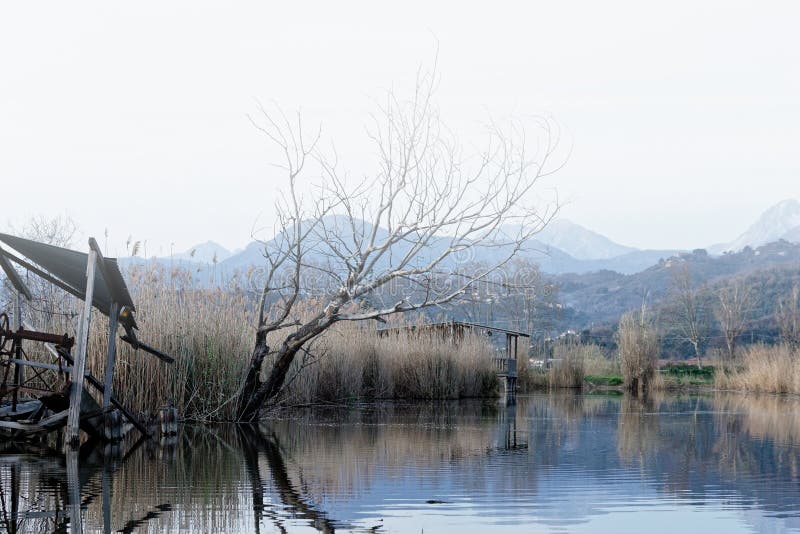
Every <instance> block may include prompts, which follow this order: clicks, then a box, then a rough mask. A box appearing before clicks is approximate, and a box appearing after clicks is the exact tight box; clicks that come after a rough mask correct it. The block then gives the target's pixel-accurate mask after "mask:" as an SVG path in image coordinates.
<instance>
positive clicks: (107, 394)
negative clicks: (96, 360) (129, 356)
mask: <svg viewBox="0 0 800 534" xmlns="http://www.w3.org/2000/svg"><path fill="white" fill-rule="evenodd" d="M118 321H119V304H117V303H116V302H112V303H111V311H110V312H109V313H108V352H107V354H106V381H105V386H104V387H105V391H103V408H108V407H109V406H111V386H112V384H113V382H114V364H115V362H116V358H117V326H118V324H119V323H118Z"/></svg>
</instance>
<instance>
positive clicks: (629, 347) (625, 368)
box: [617, 310, 660, 393]
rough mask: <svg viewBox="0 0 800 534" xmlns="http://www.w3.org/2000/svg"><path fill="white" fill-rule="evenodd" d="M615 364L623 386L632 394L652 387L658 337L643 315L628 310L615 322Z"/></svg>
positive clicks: (643, 313) (656, 361) (657, 350)
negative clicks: (616, 347)
mask: <svg viewBox="0 0 800 534" xmlns="http://www.w3.org/2000/svg"><path fill="white" fill-rule="evenodd" d="M617 336H618V344H619V363H620V369H621V371H622V381H623V383H624V384H625V387H626V388H627V389H628V390H630V391H632V392H635V393H646V392H647V390H648V389H651V388H652V387H653V380H654V377H655V375H656V372H655V371H656V366H657V363H658V353H659V346H660V343H659V340H658V334H657V332H656V330H655V328H654V327H653V325H652V324H651V323H650V321H649V320H648V318H647V316H646V315H645V312H644V310H642V312H641V313H640V314H634V313H628V314H625V315H623V316H622V318H621V319H620V321H619V332H618V334H617Z"/></svg>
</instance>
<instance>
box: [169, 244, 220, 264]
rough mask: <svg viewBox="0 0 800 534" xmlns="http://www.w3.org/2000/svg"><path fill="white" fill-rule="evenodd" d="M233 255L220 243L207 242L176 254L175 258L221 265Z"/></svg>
mask: <svg viewBox="0 0 800 534" xmlns="http://www.w3.org/2000/svg"><path fill="white" fill-rule="evenodd" d="M231 255H232V252H231V251H229V250H228V249H226V248H225V247H223V246H222V245H220V244H219V243H215V242H213V241H206V242H205V243H200V244H199V245H195V246H193V247H191V248H189V249H188V250H187V251H185V252H181V253H180V254H175V256H174V258H175V259H177V260H186V261H189V262H196V263H214V262H217V263H219V262H221V261H225V260H226V259H228V258H229V257H231Z"/></svg>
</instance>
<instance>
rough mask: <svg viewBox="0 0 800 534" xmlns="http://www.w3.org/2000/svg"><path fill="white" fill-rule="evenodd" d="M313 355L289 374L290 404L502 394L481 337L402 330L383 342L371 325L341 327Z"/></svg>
mask: <svg viewBox="0 0 800 534" xmlns="http://www.w3.org/2000/svg"><path fill="white" fill-rule="evenodd" d="M310 352H311V354H310V355H307V357H306V358H305V359H298V360H297V361H296V362H295V364H294V369H293V370H292V371H291V372H290V378H289V380H290V381H291V383H290V385H289V387H288V388H287V392H286V397H285V401H286V402H289V403H293V404H305V403H319V402H347V401H353V400H356V399H459V398H469V397H489V396H494V395H496V394H497V390H498V381H497V371H496V369H495V368H494V364H493V362H492V360H491V358H490V355H491V354H492V348H491V347H490V346H489V344H488V343H487V342H486V340H485V339H484V338H481V337H479V336H477V335H472V334H466V335H465V336H464V338H463V339H459V340H454V339H452V338H450V337H449V336H447V337H443V336H441V335H439V334H437V333H429V332H416V333H412V332H403V331H402V330H401V331H399V332H397V333H390V334H388V335H385V336H379V335H378V333H377V331H376V330H375V328H374V327H371V326H369V325H363V324H356V323H342V324H339V325H336V326H335V327H334V328H332V329H331V330H330V331H329V332H327V333H326V334H325V335H324V336H323V337H322V338H321V339H320V340H319V341H318V342H317V343H315V344H314V345H312V347H311V349H310ZM295 376H296V378H294V377H295Z"/></svg>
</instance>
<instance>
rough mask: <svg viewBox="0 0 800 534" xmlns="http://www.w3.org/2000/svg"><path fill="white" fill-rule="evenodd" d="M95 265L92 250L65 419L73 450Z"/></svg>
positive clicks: (77, 439) (77, 433)
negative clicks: (67, 413)
mask: <svg viewBox="0 0 800 534" xmlns="http://www.w3.org/2000/svg"><path fill="white" fill-rule="evenodd" d="M96 264H97V253H96V252H95V251H94V250H89V261H88V263H87V265H86V296H85V300H84V303H83V311H82V312H81V318H80V321H79V322H78V339H77V342H78V343H77V348H76V351H75V364H74V365H73V366H72V389H71V391H70V395H69V415H68V417H67V444H68V445H69V447H72V448H75V449H77V448H78V447H79V446H80V444H81V439H80V438H81V435H80V432H81V429H80V422H81V397H82V396H83V378H84V375H85V373H86V345H87V344H88V342H89V323H90V322H91V320H92V299H93V298H94V272H95V267H96Z"/></svg>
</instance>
